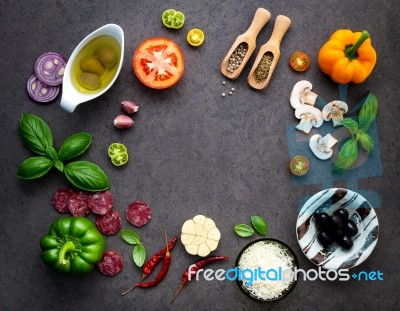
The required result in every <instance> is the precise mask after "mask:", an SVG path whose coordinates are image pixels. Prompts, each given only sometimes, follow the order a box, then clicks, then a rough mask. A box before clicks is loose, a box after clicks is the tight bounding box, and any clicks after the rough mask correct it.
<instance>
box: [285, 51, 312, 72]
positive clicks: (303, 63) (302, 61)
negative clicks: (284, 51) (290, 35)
mask: <svg viewBox="0 0 400 311" xmlns="http://www.w3.org/2000/svg"><path fill="white" fill-rule="evenodd" d="M289 63H290V67H292V69H293V70H294V71H299V72H302V71H306V70H307V69H308V67H310V58H309V57H308V55H307V54H306V53H304V52H301V51H297V52H294V53H293V54H292V56H290V60H289Z"/></svg>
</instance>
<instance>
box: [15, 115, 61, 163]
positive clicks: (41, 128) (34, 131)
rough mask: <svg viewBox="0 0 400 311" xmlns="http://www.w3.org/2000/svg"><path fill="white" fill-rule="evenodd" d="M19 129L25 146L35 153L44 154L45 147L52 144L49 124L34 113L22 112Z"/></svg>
mask: <svg viewBox="0 0 400 311" xmlns="http://www.w3.org/2000/svg"><path fill="white" fill-rule="evenodd" d="M19 131H20V135H21V138H22V141H23V142H24V144H25V146H27V147H28V148H29V149H30V150H31V151H33V152H35V153H37V154H40V155H46V149H47V148H48V147H52V146H53V135H52V134H51V130H50V128H49V126H48V125H47V123H46V122H45V121H43V120H42V119H41V118H39V117H38V116H35V115H34V114H29V113H23V114H22V116H21V119H20V122H19Z"/></svg>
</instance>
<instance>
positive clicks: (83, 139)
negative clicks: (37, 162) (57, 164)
mask: <svg viewBox="0 0 400 311" xmlns="http://www.w3.org/2000/svg"><path fill="white" fill-rule="evenodd" d="M91 143H92V135H90V134H89V133H85V132H82V133H76V134H74V135H71V136H70V137H68V138H67V139H66V140H65V141H64V142H63V144H62V145H61V148H60V151H59V152H58V159H59V160H60V161H65V160H69V159H72V158H75V157H77V156H79V155H81V154H82V153H84V152H85V151H86V150H87V148H89V146H90V145H91Z"/></svg>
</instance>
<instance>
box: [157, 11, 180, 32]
mask: <svg viewBox="0 0 400 311" xmlns="http://www.w3.org/2000/svg"><path fill="white" fill-rule="evenodd" d="M161 19H162V22H163V24H164V26H165V27H168V28H173V29H179V28H182V26H183V24H184V23H185V14H183V13H182V12H179V11H175V10H174V9H168V10H165V11H164V12H163V14H162V16H161Z"/></svg>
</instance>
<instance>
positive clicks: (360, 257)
mask: <svg viewBox="0 0 400 311" xmlns="http://www.w3.org/2000/svg"><path fill="white" fill-rule="evenodd" d="M339 208H344V209H346V210H347V211H348V212H349V219H351V220H352V221H353V222H354V223H355V224H356V226H357V229H358V233H357V234H356V235H355V236H354V237H352V240H353V246H352V248H351V249H349V250H345V249H343V248H341V247H340V246H339V245H337V243H335V242H334V243H333V244H331V245H330V246H329V247H323V246H322V245H321V244H320V243H319V241H318V240H317V235H318V230H317V228H316V225H315V217H314V215H315V214H317V213H321V212H325V213H327V214H328V215H332V214H333V213H334V211H336V210H337V209H339ZM296 233H297V240H298V242H299V245H300V247H301V250H302V251H303V253H304V255H306V257H307V258H308V259H309V260H310V261H311V262H312V263H314V264H316V265H317V266H320V267H322V268H324V269H328V270H338V269H350V268H352V267H355V266H358V265H359V264H361V263H362V262H363V261H364V260H366V259H367V258H368V256H369V255H370V254H371V253H372V251H373V249H374V247H375V245H376V243H377V242H378V235H379V224H378V218H377V216H376V213H375V210H374V209H373V208H372V206H371V204H370V203H369V202H368V201H367V200H366V199H365V198H364V197H363V196H362V195H360V194H358V193H356V192H353V191H351V190H347V189H341V188H331V189H327V190H323V191H321V192H318V193H317V194H314V195H313V196H312V197H311V198H310V199H309V200H308V201H307V202H306V203H305V204H304V206H303V207H302V209H301V210H300V213H299V216H298V217H297V223H296Z"/></svg>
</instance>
